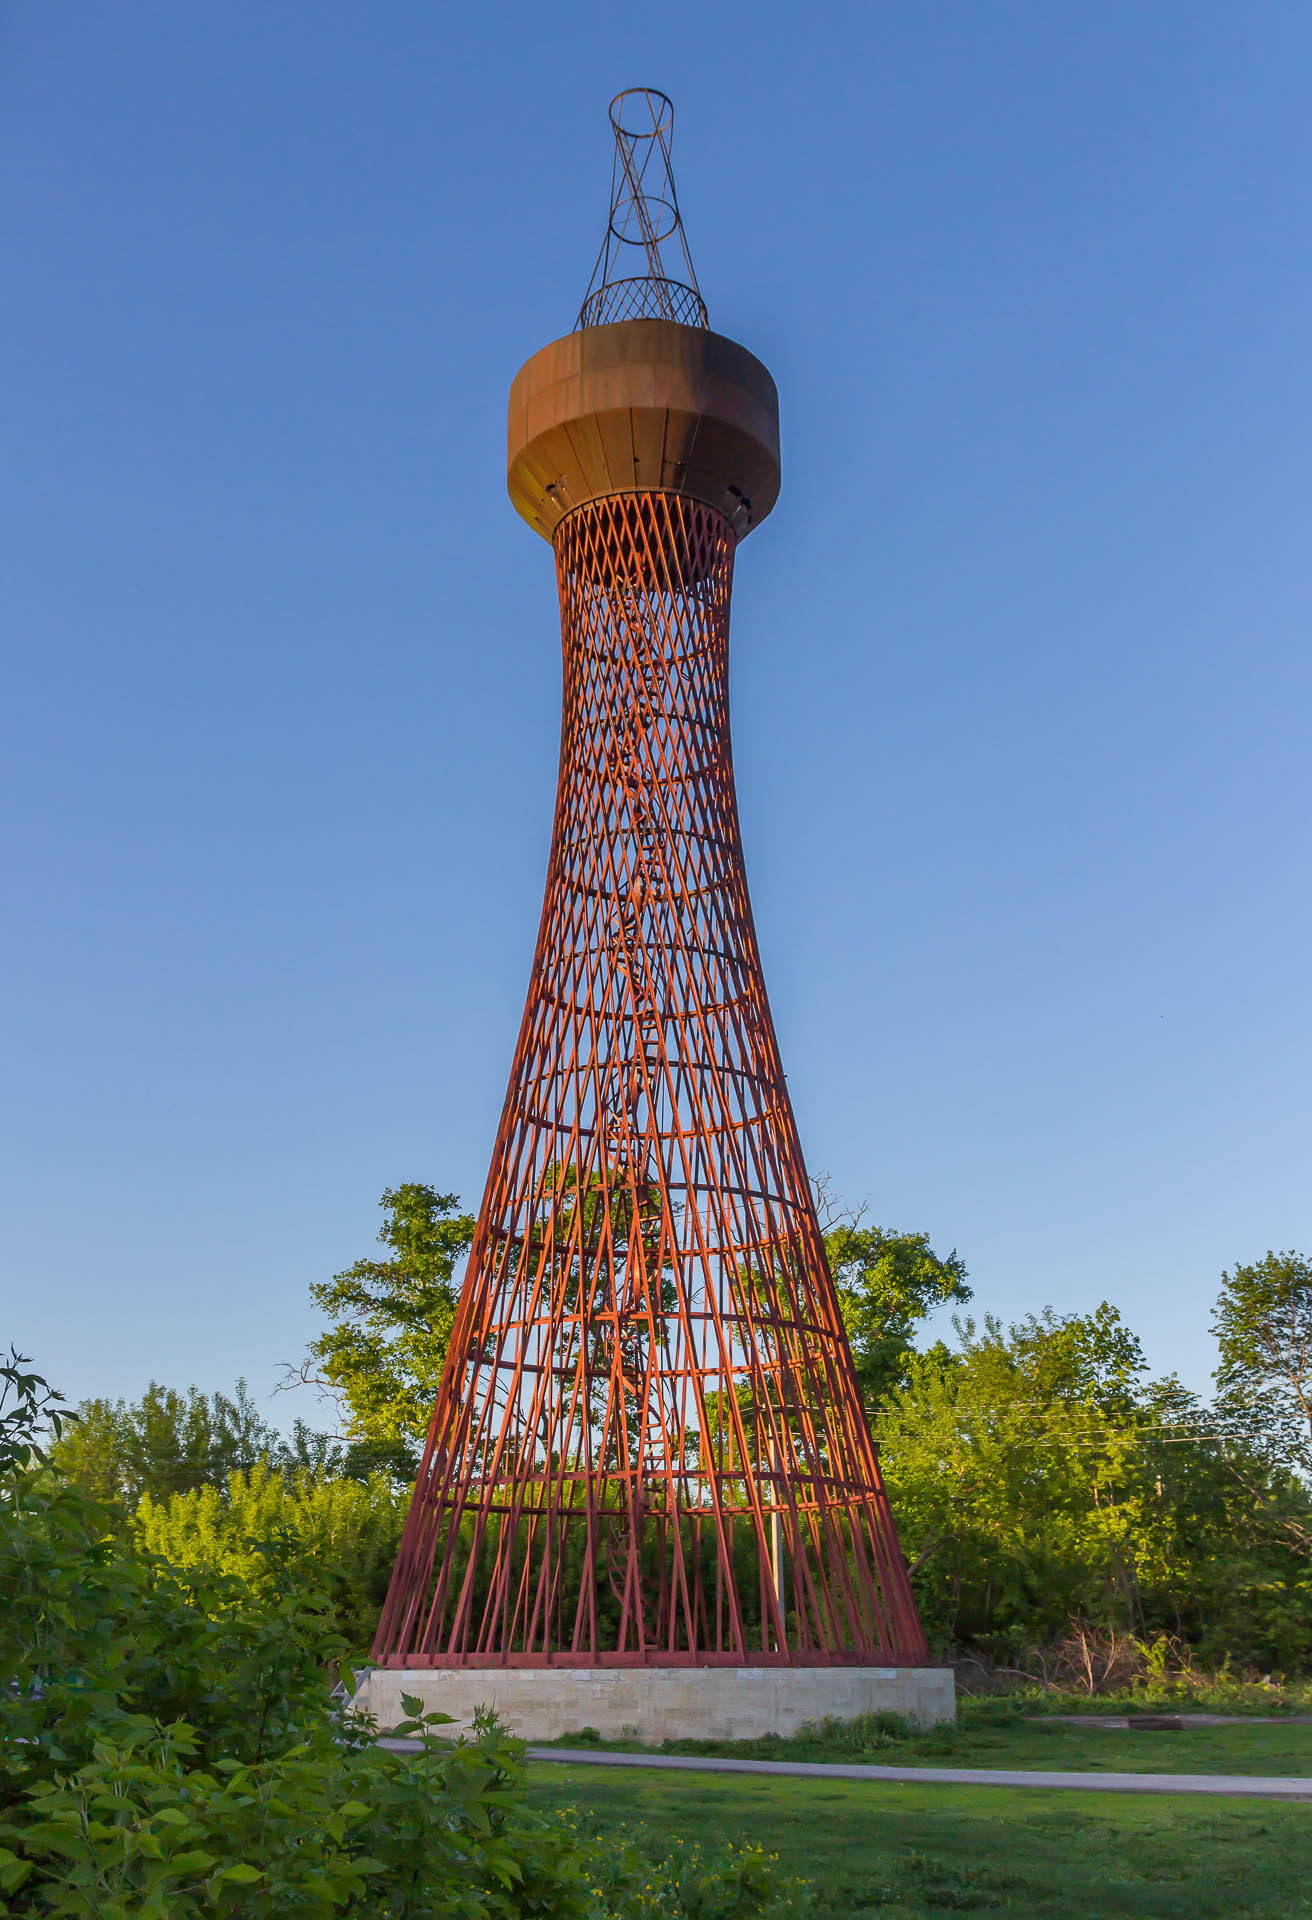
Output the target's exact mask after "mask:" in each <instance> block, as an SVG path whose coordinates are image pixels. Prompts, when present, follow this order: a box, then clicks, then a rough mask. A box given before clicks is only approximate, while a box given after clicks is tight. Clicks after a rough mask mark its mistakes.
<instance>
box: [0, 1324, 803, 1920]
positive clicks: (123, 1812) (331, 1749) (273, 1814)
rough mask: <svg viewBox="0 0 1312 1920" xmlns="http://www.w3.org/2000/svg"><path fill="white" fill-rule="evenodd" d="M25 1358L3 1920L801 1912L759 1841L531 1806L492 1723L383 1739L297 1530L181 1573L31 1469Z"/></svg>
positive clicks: (39, 1467)
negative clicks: (234, 1571)
mask: <svg viewBox="0 0 1312 1920" xmlns="http://www.w3.org/2000/svg"><path fill="white" fill-rule="evenodd" d="M23 1364H25V1363H21V1362H19V1361H18V1360H17V1357H16V1356H15V1357H14V1361H13V1364H12V1365H11V1366H9V1367H8V1368H4V1367H0V1893H3V1895H4V1896H5V1897H6V1906H5V1911H7V1912H8V1913H9V1914H11V1915H14V1916H16V1917H17V1916H21V1917H22V1920H28V1917H29V1916H30V1917H31V1920H36V1916H41V1915H52V1916H65V1917H66V1920H93V1917H94V1920H191V1917H192V1916H198V1917H199V1916H201V1915H205V1916H224V1915H230V1916H234V1920H235V1917H236V1916H240V1917H241V1920H320V1917H321V1916H322V1920H329V1916H333V1917H334V1920H365V1916H366V1915H367V1916H369V1920H518V1917H520V1916H523V1917H525V1920H526V1917H527V1916H529V1915H539V1916H545V1915H552V1916H556V1917H557V1920H644V1917H645V1916H651V1915H653V1914H656V1913H661V1914H667V1915H670V1916H671V1917H672V1920H678V1916H686V1917H687V1920H691V1917H692V1916H698V1920H729V1917H730V1916H733V1920H766V1917H767V1916H769V1917H770V1920H785V1917H786V1916H788V1915H792V1914H799V1913H801V1912H802V1911H803V1910H804V1900H803V1896H802V1895H801V1894H800V1893H799V1892H798V1890H797V1889H796V1888H792V1887H789V1886H786V1885H785V1883H784V1882H783V1881H782V1880H781V1878H780V1876H779V1873H778V1869H777V1866H776V1865H775V1863H774V1862H773V1861H772V1860H770V1859H768V1858H767V1857H766V1856H764V1855H760V1854H757V1853H755V1852H754V1851H753V1850H751V1849H747V1850H734V1849H723V1850H721V1851H719V1852H718V1853H716V1854H715V1855H710V1856H707V1855H702V1854H701V1853H700V1852H695V1857H694V1856H692V1855H682V1854H681V1855H678V1856H671V1857H670V1858H669V1859H667V1860H664V1861H662V1860H657V1859H655V1858H654V1857H653V1856H652V1854H651V1852H650V1850H649V1849H647V1848H646V1847H644V1846H643V1845H640V1844H637V1843H636V1842H634V1841H629V1840H619V1841H613V1840H609V1839H604V1838H597V1837H595V1836H586V1835H583V1834H581V1833H580V1832H579V1830H578V1827H577V1824H571V1823H570V1822H569V1821H568V1820H564V1819H561V1818H556V1817H545V1816H540V1815H536V1814H534V1813H532V1812H531V1811H529V1810H528V1809H527V1808H526V1807H525V1805H524V1804H523V1795H522V1786H523V1775H522V1759H523V1748H522V1746H521V1745H520V1743H519V1742H517V1741H514V1740H511V1739H509V1738H508V1737H507V1735H506V1734H505V1732H504V1730H503V1729H501V1728H500V1727H498V1726H497V1725H496V1724H495V1723H493V1722H487V1723H485V1724H482V1725H481V1726H480V1727H479V1728H478V1729H477V1730H476V1734H475V1737H474V1738H473V1739H472V1740H461V1741H458V1742H457V1743H456V1744H455V1745H454V1746H451V1745H448V1744H446V1743H445V1742H444V1740H443V1738H442V1731H441V1728H442V1724H443V1720H444V1717H443V1716H442V1715H428V1716H427V1717H426V1718H424V1719H416V1720H414V1721H412V1722H409V1723H407V1724H406V1725H405V1726H404V1727H403V1729H402V1730H403V1731H406V1732H409V1733H412V1734H414V1735H415V1736H416V1738H417V1740H418V1743H419V1745H418V1751H417V1752H415V1753H410V1754H398V1753H393V1752H390V1751H389V1752H385V1751H383V1750H381V1749H380V1748H378V1747H377V1746H375V1745H374V1744H373V1743H372V1740H371V1738H370V1735H371V1733H372V1729H371V1728H369V1727H368V1726H366V1724H365V1723H364V1722H363V1721H362V1720H360V1719H359V1718H358V1717H356V1716H353V1715H352V1714H351V1713H350V1711H349V1710H347V1711H342V1710H339V1709H337V1708H335V1707H334V1706H333V1705H332V1703H331V1701H330V1699H329V1696H328V1690H327V1684H326V1677H325V1676H326V1669H327V1667H328V1665H329V1664H330V1663H331V1662H333V1661H334V1660H336V1659H337V1658H338V1657H339V1656H340V1655H341V1653H342V1651H343V1650H344V1645H345V1643H344V1641H343V1639H342V1636H341V1635H340V1634H338V1633H336V1632H335V1631H334V1628H333V1603H332V1599H331V1596H330V1595H328V1594H326V1593H324V1592H322V1591H320V1590H319V1589H318V1588H316V1587H315V1585H314V1584H313V1582H312V1580H311V1579H310V1577H309V1568H310V1560H309V1556H307V1555H304V1554H302V1556H301V1558H300V1559H299V1560H295V1561H293V1560H292V1559H291V1558H289V1555H290V1553H291V1548H292V1547H295V1545H296V1542H295V1540H292V1542H291V1546H290V1547H289V1542H288V1538H287V1537H286V1536H279V1535H276V1534H275V1535H274V1536H272V1537H271V1538H268V1539H266V1540H265V1541H264V1542H263V1543H262V1544H261V1545H260V1546H259V1547H258V1548H252V1551H253V1552H255V1554H256V1559H255V1561H254V1562H252V1564H251V1567H250V1568H249V1569H248V1577H247V1578H246V1579H237V1578H234V1577H232V1576H231V1575H225V1574H222V1573H215V1572H213V1571H212V1570H211V1569H208V1568H205V1569H201V1570H199V1571H195V1570H193V1571H191V1572H188V1571H186V1570H179V1569H176V1568H173V1567H170V1566H169V1565H168V1564H167V1563H166V1562H165V1561H163V1560H161V1559H160V1558H159V1557H158V1556H156V1555H153V1554H151V1553H149V1552H147V1551H146V1550H145V1548H144V1547H143V1546H142V1545H141V1544H140V1542H139V1541H138V1540H136V1539H134V1538H133V1537H132V1536H131V1534H130V1532H129V1531H128V1530H126V1529H125V1525H124V1516H123V1514H122V1513H121V1511H115V1510H113V1509H111V1508H109V1507H107V1506H106V1505H105V1504H103V1503H102V1502H100V1501H98V1500H96V1499H95V1498H94V1497H93V1496H91V1495H90V1494H89V1493H88V1492H87V1491H86V1490H85V1488H84V1487H82V1486H80V1485H78V1484H76V1483H74V1482H72V1481H70V1480H68V1479H67V1478H65V1477H64V1476H63V1475H61V1474H59V1473H58V1472H56V1471H52V1470H51V1469H50V1468H49V1467H48V1466H47V1465H45V1464H44V1462H43V1456H42V1455H41V1453H40V1449H39V1447H38V1445H37V1442H36V1439H35V1432H36V1428H37V1423H38V1421H39V1418H40V1414H41V1410H42V1401H41V1390H42V1387H43V1383H41V1382H40V1381H39V1380H37V1378H36V1376H34V1375H30V1374H24V1373H23V1372H22V1371H21V1368H22V1365H23ZM16 1383H17V1384H16ZM6 1390H8V1393H9V1396H10V1398H11V1399H12V1398H14V1397H15V1396H16V1400H17V1404H16V1405H14V1406H7V1401H6ZM291 1565H294V1567H295V1576H296V1577H295V1578H294V1579H289V1578H288V1577H287V1569H288V1567H289V1566H291ZM275 1574H276V1575H277V1577H275ZM406 1705H407V1710H408V1711H410V1712H414V1713H417V1712H418V1702H413V1701H407V1703H406Z"/></svg>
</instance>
